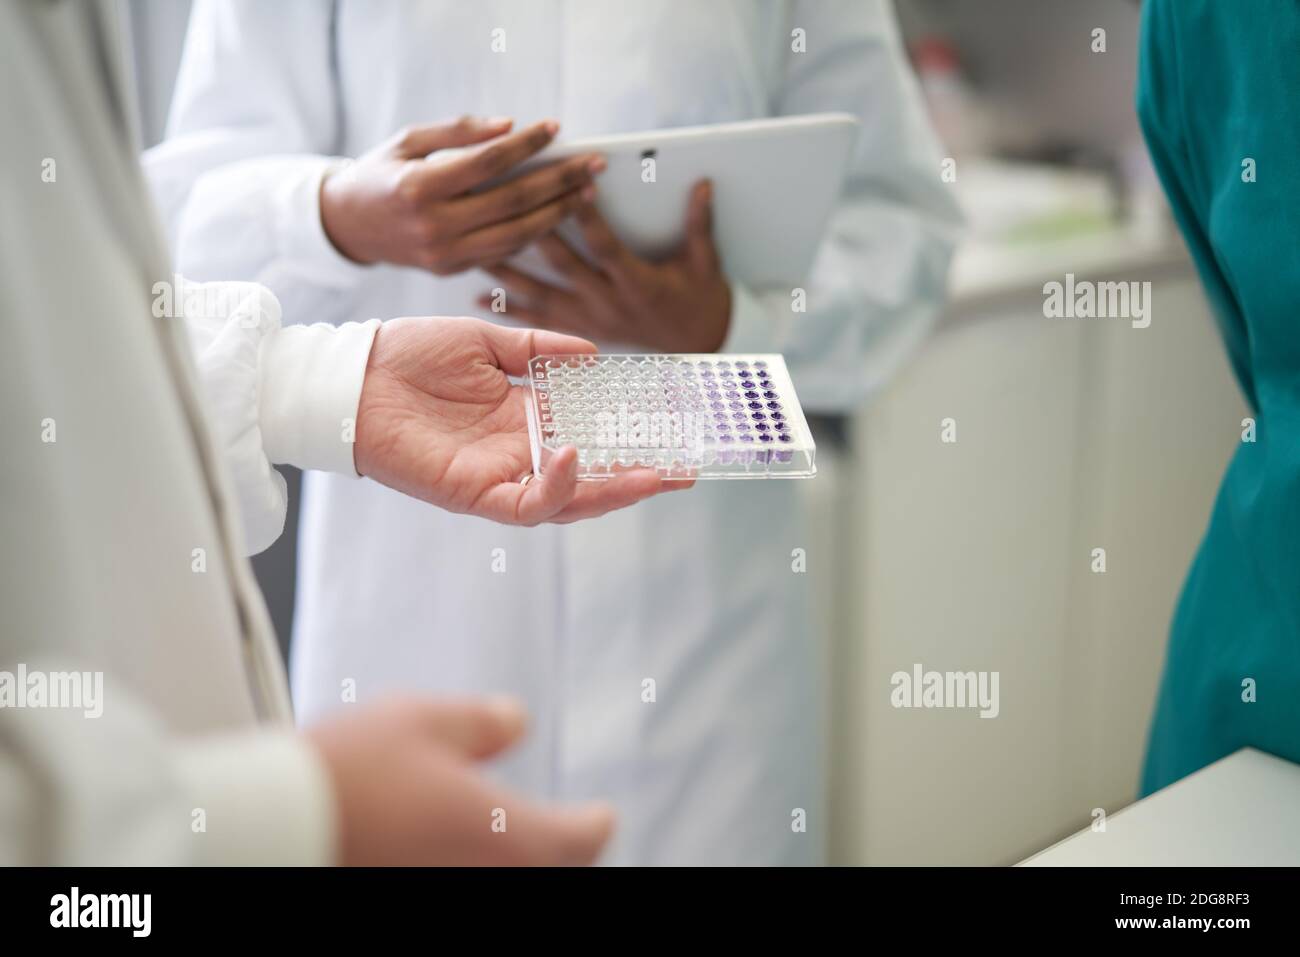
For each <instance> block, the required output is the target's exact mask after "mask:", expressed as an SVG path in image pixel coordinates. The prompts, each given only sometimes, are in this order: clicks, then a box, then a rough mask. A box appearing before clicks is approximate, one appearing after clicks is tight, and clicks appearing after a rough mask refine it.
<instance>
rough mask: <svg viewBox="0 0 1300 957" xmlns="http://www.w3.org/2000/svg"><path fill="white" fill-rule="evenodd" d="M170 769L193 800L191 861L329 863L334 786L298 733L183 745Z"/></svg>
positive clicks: (334, 833)
mask: <svg viewBox="0 0 1300 957" xmlns="http://www.w3.org/2000/svg"><path fill="white" fill-rule="evenodd" d="M176 768H177V772H178V774H179V776H180V780H181V784H182V787H184V788H185V790H186V794H187V796H188V800H189V801H190V802H191V810H190V832H191V834H190V838H191V840H192V841H193V842H194V846H195V853H194V854H193V856H192V858H191V859H192V860H193V861H194V862H195V863H197V864H203V865H281V866H283V865H300V866H301V865H307V866H321V865H326V864H333V863H335V860H336V855H337V853H338V848H337V843H338V838H337V833H338V831H337V810H336V807H335V800H334V788H333V785H332V784H331V783H330V779H329V774H328V772H327V771H326V769H325V767H324V766H323V765H322V764H321V761H320V759H319V758H318V757H317V756H316V754H315V752H313V751H312V749H311V745H309V744H308V743H307V742H306V741H305V740H303V739H302V738H301V737H299V736H297V735H295V734H293V733H291V732H279V731H273V732H256V733H250V734H246V735H240V736H237V737H236V736H232V737H225V738H214V739H210V740H205V741H201V742H198V743H196V744H192V745H189V746H187V747H185V748H182V749H181V750H180V752H179V755H178V759H177V761H176ZM199 811H201V812H202V816H201V817H200V815H199V814H198V813H197V812H199ZM198 821H202V824H203V826H202V828H199V827H198V826H197V822H198Z"/></svg>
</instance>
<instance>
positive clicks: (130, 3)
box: [121, 0, 1244, 864]
mask: <svg viewBox="0 0 1300 957" xmlns="http://www.w3.org/2000/svg"><path fill="white" fill-rule="evenodd" d="M121 2H122V3H123V4H124V6H125V7H126V11H127V13H128V15H129V17H130V22H131V26H132V29H131V42H132V44H133V47H134V50H133V55H134V57H135V62H136V64H137V70H138V81H139V86H140V100H141V109H142V113H143V118H144V123H143V129H144V131H145V135H146V138H147V139H148V140H149V142H154V141H156V139H157V138H158V137H159V136H161V132H162V128H163V121H164V117H165V112H166V105H167V103H168V100H169V98H170V92H171V83H172V78H173V77H174V75H175V70H176V65H177V62H178V60H179V55H180V40H181V37H182V35H183V31H184V25H185V20H186V17H187V15H188V6H189V5H188V3H185V2H180V0H121ZM897 6H898V11H899V19H900V22H901V23H902V25H903V27H904V31H905V35H906V37H907V40H908V43H909V48H910V49H911V51H912V53H913V56H914V61H915V64H916V67H917V69H918V73H919V75H920V77H921V80H922V84H923V87H924V89H925V91H926V93H927V97H928V100H929V102H930V104H931V109H932V113H933V115H934V118H935V121H936V125H937V126H938V128H939V130H940V133H941V135H942V137H943V138H944V140H945V144H946V150H947V152H948V153H949V155H950V156H951V157H952V158H953V159H954V160H955V169H956V173H957V179H956V182H955V183H954V188H956V189H957V190H958V193H959V195H960V196H961V197H962V200H963V204H964V205H965V207H966V209H967V212H968V218H969V220H970V230H969V235H968V237H967V240H966V241H965V242H964V244H963V246H962V247H961V250H960V252H959V255H958V257H957V261H956V263H955V266H954V270H953V277H952V290H951V302H950V305H949V306H948V308H947V310H946V311H945V314H944V316H943V318H942V321H941V323H940V325H939V327H938V330H937V331H936V334H935V335H934V336H933V337H932V339H931V340H930V341H929V342H928V343H927V345H926V346H925V347H924V349H923V350H922V351H921V353H920V355H919V356H918V357H917V358H916V360H915V361H914V362H913V363H912V364H911V365H910V366H909V367H908V368H907V369H906V370H905V372H904V373H903V374H902V375H901V376H900V377H899V378H898V380H897V381H896V382H895V383H893V385H892V386H891V387H890V388H889V389H888V390H887V391H886V392H885V393H884V394H882V395H880V396H878V397H877V398H876V399H875V400H874V401H873V402H872V403H871V404H870V405H869V406H868V407H866V408H864V409H863V410H862V412H861V413H860V414H859V415H857V416H855V417H854V418H853V419H852V421H849V422H846V423H838V424H836V423H831V424H830V425H832V426H833V427H834V428H833V429H832V431H834V432H839V433H843V434H845V435H847V436H848V442H847V447H846V448H844V449H843V450H842V451H841V452H840V453H839V454H832V455H830V456H828V458H827V468H826V469H824V471H823V473H822V475H820V476H819V477H818V479H817V480H816V481H814V482H808V483H803V486H804V491H805V494H808V495H809V496H811V497H812V498H813V499H814V501H815V503H816V507H817V515H818V516H819V517H818V521H817V524H816V526H815V528H814V529H812V530H810V534H811V541H812V544H811V545H810V548H809V558H810V562H809V572H810V574H816V575H817V576H818V578H819V581H818V587H819V588H820V592H821V595H822V602H821V606H822V607H821V611H822V613H823V614H826V615H827V616H829V618H830V619H831V620H832V623H833V633H834V634H835V636H836V639H835V644H834V647H833V648H831V649H829V654H828V657H827V667H828V669H829V677H830V682H831V686H832V687H833V689H834V694H833V696H832V699H831V701H829V702H828V703H827V707H828V716H829V719H830V721H831V732H832V754H831V758H832V760H831V766H832V782H831V784H832V788H831V795H832V806H831V809H830V814H831V822H830V827H829V828H828V829H827V833H828V835H829V841H830V852H831V858H832V860H833V861H835V862H838V863H869V864H903V863H908V864H927V863H954V864H1004V863H1012V862H1015V861H1017V860H1020V859H1022V858H1023V857H1026V856H1028V855H1029V854H1031V853H1033V852H1034V851H1036V850H1038V849H1040V848H1042V847H1044V846H1046V845H1048V844H1050V843H1052V842H1053V841H1055V840H1056V839H1058V838H1060V837H1063V836H1065V835H1066V834H1068V833H1070V832H1071V831H1073V830H1077V829H1078V828H1080V827H1083V826H1086V825H1087V824H1088V823H1089V822H1090V820H1091V815H1092V812H1093V809H1095V808H1102V809H1104V810H1106V812H1107V813H1111V812H1113V811H1114V810H1117V809H1118V808H1119V807H1122V806H1123V805H1124V804H1127V803H1129V802H1130V801H1132V800H1133V799H1134V797H1135V793H1136V782H1137V775H1138V768H1139V764H1140V761H1141V756H1142V749H1143V745H1144V740H1145V734H1146V726H1147V721H1148V718H1149V715H1150V711H1151V707H1152V703H1153V697H1154V691H1155V686H1156V681H1157V679H1158V675H1159V669H1160V663H1161V660H1162V657H1163V652H1164V645H1165V636H1166V632H1167V628H1168V622H1169V617H1170V613H1171V610H1172V608H1173V604H1174V600H1175V597H1176V594H1177V590H1178V588H1179V585H1180V583H1181V581H1182V577H1183V575H1184V573H1185V570H1186V568H1187V566H1188V564H1189V561H1190V559H1191V556H1192V553H1193V551H1194V549H1195V547H1196V544H1197V542H1198V540H1199V537H1200V534H1201V532H1202V529H1203V527H1204V523H1205V520H1206V517H1207V516H1208V512H1209V506H1210V502H1211V498H1212V496H1213V493H1214V489H1215V487H1216V485H1217V482H1218V479H1219V476H1220V474H1221V472H1222V470H1223V467H1224V465H1225V463H1226V461H1227V457H1228V455H1229V454H1230V453H1231V450H1232V448H1233V445H1234V442H1235V441H1236V440H1237V437H1238V433H1239V429H1240V420H1241V418H1242V415H1243V414H1244V405H1243V403H1242V401H1241V398H1240V396H1239V394H1238V393H1237V390H1236V389H1235V387H1234V385H1233V383H1232V380H1231V378H1230V376H1229V373H1228V370H1227V365H1226V362H1225V360H1224V359H1223V357H1222V354H1221V349H1220V347H1219V343H1218V340H1217V338H1216V335H1215V333H1214V330H1213V327H1212V324H1211V320H1210V317H1209V315H1208V312H1207V309H1206V306H1205V303H1204V300H1203V298H1202V296H1201V293H1200V290H1199V287H1198V286H1197V284H1196V280H1195V276H1194V274H1193V272H1192V270H1191V266H1190V264H1189V262H1188V260H1187V258H1186V255H1185V253H1184V252H1183V250H1182V248H1181V245H1180V244H1179V242H1178V241H1177V239H1176V237H1175V235H1174V233H1173V231H1172V230H1171V228H1170V226H1169V222H1168V217H1167V213H1166V212H1165V210H1164V208H1163V203H1162V201H1161V199H1160V197H1159V193H1158V189H1157V188H1156V184H1155V183H1154V181H1153V179H1152V177H1151V173H1150V169H1149V167H1148V166H1147V164H1146V162H1145V159H1144V157H1143V153H1142V148H1141V142H1140V138H1139V135H1138V131H1137V124H1136V121H1135V119H1134V116H1133V107H1132V104H1133V78H1134V59H1135V55H1136V41H1137V23H1138V7H1137V4H1135V3H1132V2H1130V0H1089V2H1087V3H1080V2H1077V0H902V2H901V3H899V4H898V5H897ZM1099 29H1100V30H1104V31H1105V33H1104V50H1098V49H1096V48H1095V47H1096V34H1095V31H1096V30H1099ZM1066 273H1072V274H1074V275H1075V276H1076V278H1077V279H1081V280H1082V279H1096V280H1102V281H1121V280H1123V281H1128V280H1137V281H1149V282H1151V283H1152V290H1153V318H1152V322H1151V325H1150V327H1149V328H1146V329H1134V328H1132V327H1131V326H1130V324H1129V323H1127V322H1118V321H1113V320H1098V321H1092V322H1080V321H1070V320H1050V319H1046V318H1044V313H1043V298H1044V296H1043V285H1044V283H1046V282H1049V281H1058V282H1059V281H1063V280H1064V277H1065V274H1066ZM946 418H951V419H953V420H955V422H956V428H957V441H956V442H955V443H943V442H941V441H940V422H941V420H943V419H946ZM828 434H830V433H828ZM828 451H830V449H829V448H828ZM290 479H291V493H292V495H293V501H294V506H295V507H296V504H297V494H298V493H297V477H296V476H292V475H291V476H290ZM295 544H296V524H295V523H294V522H293V515H292V514H291V521H290V527H289V529H288V530H287V533H286V535H285V537H284V538H282V539H281V541H280V542H279V543H277V545H276V546H275V547H273V548H272V549H271V550H269V551H268V552H266V553H264V554H263V555H261V556H258V558H257V559H256V560H255V566H256V570H257V573H258V577H259V580H260V581H261V583H262V586H263V588H264V590H265V591H266V594H267V598H268V602H269V604H270V606H271V609H272V614H273V616H274V618H275V621H276V625H277V628H278V629H279V633H280V635H281V636H282V640H287V636H288V634H289V627H290V622H291V616H292V609H293V563H294V547H295ZM1096 548H1104V549H1105V550H1106V571H1105V572H1104V573H1097V572H1094V571H1093V550H1094V549H1096ZM915 664H921V665H922V666H923V667H924V668H926V669H927V670H939V671H949V670H952V671H969V670H975V671H997V672H999V674H1000V699H1001V700H1000V713H999V715H998V717H997V718H996V719H993V720H984V719H981V718H979V716H978V715H977V714H976V713H975V712H973V711H962V710H948V711H945V710H902V709H895V708H893V707H892V706H891V704H890V690H891V685H890V676H891V675H892V674H893V673H894V672H896V671H910V670H911V669H912V667H913V666H914V665H915Z"/></svg>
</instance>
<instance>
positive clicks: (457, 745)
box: [421, 695, 528, 760]
mask: <svg viewBox="0 0 1300 957" xmlns="http://www.w3.org/2000/svg"><path fill="white" fill-rule="evenodd" d="M421 721H422V724H423V727H424V729H425V730H426V731H427V732H428V734H429V735H430V736H432V737H433V738H435V739H437V741H438V742H439V743H441V744H443V745H446V746H447V747H449V748H451V749H452V750H453V751H455V752H456V753H457V754H461V755H464V756H465V757H467V758H471V759H474V760H482V759H484V758H489V757H491V756H492V755H494V754H497V753H498V752H501V751H504V750H505V749H506V748H508V747H509V746H510V745H512V744H514V743H515V742H516V741H518V740H519V739H520V738H521V737H523V734H524V731H525V730H526V729H527V727H528V713H527V712H526V711H525V710H524V706H523V705H522V704H520V703H519V702H518V701H517V700H516V699H514V698H511V697H508V696H506V695H494V696H490V697H486V698H466V699H462V700H456V699H440V700H438V701H430V702H428V703H427V704H426V705H425V709H424V714H423V715H422V718H421Z"/></svg>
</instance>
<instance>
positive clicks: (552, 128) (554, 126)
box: [542, 120, 560, 136]
mask: <svg viewBox="0 0 1300 957" xmlns="http://www.w3.org/2000/svg"><path fill="white" fill-rule="evenodd" d="M542 129H544V130H546V132H547V133H549V134H550V135H551V136H554V135H555V134H556V133H558V132H560V124H559V123H557V122H556V121H555V120H547V121H546V122H545V123H543V124H542Z"/></svg>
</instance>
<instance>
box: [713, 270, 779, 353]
mask: <svg viewBox="0 0 1300 957" xmlns="http://www.w3.org/2000/svg"><path fill="white" fill-rule="evenodd" d="M775 340H776V322H775V321H774V320H773V318H772V314H771V313H770V312H769V311H768V310H767V308H766V307H765V306H764V305H763V303H762V301H761V300H760V299H759V298H758V297H757V296H756V295H755V294H754V293H753V292H751V291H750V290H749V289H748V287H746V286H744V285H743V284H741V283H738V282H733V283H732V284H731V324H730V325H729V326H728V327H727V337H726V339H724V340H723V342H722V346H721V347H720V348H719V349H718V351H719V352H738V353H740V352H749V353H752V352H772V351H773V349H774V343H775Z"/></svg>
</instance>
